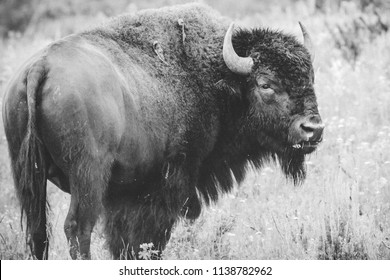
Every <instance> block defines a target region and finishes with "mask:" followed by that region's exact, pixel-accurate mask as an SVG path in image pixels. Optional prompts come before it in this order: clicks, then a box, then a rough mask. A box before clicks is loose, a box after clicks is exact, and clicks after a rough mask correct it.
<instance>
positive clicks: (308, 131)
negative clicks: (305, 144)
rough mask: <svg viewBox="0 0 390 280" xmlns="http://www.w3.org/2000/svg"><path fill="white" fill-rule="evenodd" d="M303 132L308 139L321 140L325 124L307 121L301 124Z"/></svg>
mask: <svg viewBox="0 0 390 280" xmlns="http://www.w3.org/2000/svg"><path fill="white" fill-rule="evenodd" d="M300 129H301V133H302V136H303V137H304V138H306V141H314V142H320V141H321V139H322V132H323V130H324V125H323V124H322V123H310V122H305V123H302V124H301V125H300Z"/></svg>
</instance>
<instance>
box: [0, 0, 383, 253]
mask: <svg viewBox="0 0 390 280" xmlns="http://www.w3.org/2000/svg"><path fill="white" fill-rule="evenodd" d="M184 2H190V1H189V0H152V1H141V0H62V1H54V0H0V110H1V97H2V94H3V92H4V89H5V86H6V84H7V82H8V81H9V80H10V79H11V77H12V75H13V73H15V71H16V70H17V69H18V68H19V67H20V65H21V64H22V63H23V62H24V61H25V60H26V59H27V58H29V57H30V56H31V55H32V54H34V53H35V52H37V51H38V50H39V49H42V48H43V47H45V46H46V45H48V44H50V43H51V42H53V41H54V40H57V39H59V38H61V37H63V36H66V35H68V34H70V33H74V32H77V31H80V30H84V29H87V28H89V27H92V26H95V25H97V24H100V23H102V22H103V21H105V20H107V19H108V18H109V17H111V16H116V15H118V14H121V13H134V12H136V11H138V10H141V9H144V8H158V7H162V6H166V5H172V4H178V3H184ZM203 2H205V3H206V4H209V5H210V6H212V7H214V8H215V9H217V10H219V11H220V13H221V14H222V15H226V16H229V17H231V18H232V19H234V20H235V21H237V22H238V25H240V26H248V27H250V26H256V27H259V26H260V27H261V26H263V27H270V28H273V29H277V30H283V31H284V32H288V33H292V34H294V35H296V36H297V37H298V38H301V36H302V34H301V32H300V30H299V26H298V24H297V22H298V21H302V22H303V23H304V24H305V25H306V27H307V29H308V30H309V32H310V34H311V36H312V37H313V43H314V45H315V49H316V55H315V57H316V58H315V61H314V71H315V75H316V83H315V88H316V93H317V99H318V104H319V109H320V112H321V115H322V118H323V121H324V123H325V125H326V129H325V137H324V142H323V143H322V145H321V146H320V147H319V148H318V151H317V152H316V153H315V154H314V155H311V156H310V157H309V158H308V161H307V169H308V177H307V179H306V181H305V183H304V184H303V185H302V186H300V187H296V188H294V187H293V186H292V184H291V182H288V181H286V180H285V178H284V177H283V175H282V174H281V173H280V171H279V169H280V168H278V166H277V164H270V165H269V166H266V167H265V168H263V169H262V170H260V171H258V170H256V171H251V172H249V174H248V176H247V178H246V180H245V181H244V182H243V184H242V185H241V186H240V187H239V186H237V187H236V188H235V189H234V190H233V192H232V193H231V194H229V195H227V196H225V197H224V198H223V199H221V200H220V201H219V202H218V204H217V205H213V206H211V207H208V208H205V209H204V211H203V212H202V215H201V217H200V218H199V219H198V220H197V221H195V222H194V223H188V222H186V221H181V222H179V223H178V225H177V226H176V227H175V230H174V231H173V234H172V238H171V241H170V242H169V244H168V247H167V249H166V250H165V252H164V257H165V258H168V259H390V152H389V151H390V30H389V28H390V19H389V17H390V0H350V1H340V0H279V1H271V0H270V1H267V0H240V1H237V0H213V1H212V0H204V1H203ZM0 114H1V112H0ZM48 192H49V202H50V203H51V206H52V207H51V209H52V211H51V212H50V214H49V216H50V217H49V218H50V221H51V224H52V236H51V240H52V242H51V243H50V251H49V258H51V259H68V258H69V254H68V249H67V242H66V239H65V235H64V233H63V222H64V219H65V216H66V213H67V210H68V207H69V195H67V194H65V193H63V192H62V191H60V190H59V189H58V188H56V187H54V186H52V185H51V184H49V188H48ZM19 214H20V210H19V206H18V202H17V199H16V197H15V193H14V189H13V183H12V175H11V172H10V168H9V159H8V152H7V144H6V140H5V136H4V130H3V127H2V122H1V121H0V259H27V258H31V256H30V255H29V251H28V250H27V248H26V246H25V242H24V233H23V231H22V230H21V229H20V215H19ZM102 248H104V238H103V233H102V227H101V226H97V227H96V230H95V231H94V234H93V241H92V257H93V258H94V259H107V258H109V255H108V252H107V250H102Z"/></svg>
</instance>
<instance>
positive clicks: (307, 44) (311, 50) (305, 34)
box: [299, 21, 315, 62]
mask: <svg viewBox="0 0 390 280" xmlns="http://www.w3.org/2000/svg"><path fill="white" fill-rule="evenodd" d="M299 26H300V27H301V30H302V34H303V45H304V46H305V47H306V49H307V50H308V51H309V53H310V57H311V62H314V56H315V52H314V46H313V42H312V41H311V37H310V35H309V32H307V29H306V27H305V26H304V25H303V24H302V23H301V22H300V21H299Z"/></svg>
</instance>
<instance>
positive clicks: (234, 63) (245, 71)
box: [222, 22, 253, 75]
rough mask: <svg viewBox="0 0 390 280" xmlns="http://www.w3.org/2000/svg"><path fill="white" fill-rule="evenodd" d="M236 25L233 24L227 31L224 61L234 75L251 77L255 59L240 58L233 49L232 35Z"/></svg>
mask: <svg viewBox="0 0 390 280" xmlns="http://www.w3.org/2000/svg"><path fill="white" fill-rule="evenodd" d="M233 30H234V23H233V22H232V23H231V24H230V26H229V28H228V30H227V31H226V34H225V39H224V40H223V50H222V54H223V60H224V61H225V64H226V66H227V67H228V68H229V69H230V71H232V72H233V73H236V74H239V75H249V74H250V73H251V71H252V66H253V59H252V58H251V57H240V56H238V54H237V53H236V51H235V50H234V48H233V43H232V35H233Z"/></svg>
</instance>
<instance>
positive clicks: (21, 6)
mask: <svg viewBox="0 0 390 280" xmlns="http://www.w3.org/2000/svg"><path fill="white" fill-rule="evenodd" d="M184 2H191V1H188V0H187V1H186V0H153V1H144V0H115V1H112V0H88V1H85V0H61V1H52V0H0V36H8V35H9V32H26V31H27V32H33V31H36V28H42V27H44V26H47V25H50V24H51V23H52V22H53V20H58V19H63V20H64V19H67V18H75V17H78V16H82V17H84V18H91V19H93V18H95V19H96V18H98V19H101V18H104V17H110V16H115V15H118V14H121V13H125V12H135V11H137V10H139V9H145V8H158V7H161V6H166V5H172V4H178V3H184ZM203 2H205V3H207V4H209V5H210V6H212V7H214V8H216V9H218V10H219V11H220V12H221V13H222V14H224V15H229V16H248V15H251V14H253V13H259V12H260V11H261V12H269V11H270V10H273V9H275V6H277V7H278V8H280V9H281V10H287V9H295V10H297V11H298V10H299V9H301V8H302V7H303V6H304V7H305V9H306V12H308V13H310V14H314V13H335V12H337V11H339V10H340V9H345V8H346V7H348V5H351V4H353V5H354V7H356V8H357V9H358V10H359V11H363V12H364V11H366V10H370V9H373V8H375V9H377V10H380V11H381V12H382V13H386V12H389V11H390V1H386V0H349V1H348V0H346V1H345V0H344V1H342V0H279V1H278V2H277V4H275V2H274V1H269V0H257V1H254V0H241V1H236V0H204V1H203ZM69 25H70V24H69ZM62 28H63V30H61V31H62V32H64V33H69V32H73V31H75V30H74V29H77V28H78V26H72V27H69V26H63V27H62Z"/></svg>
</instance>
